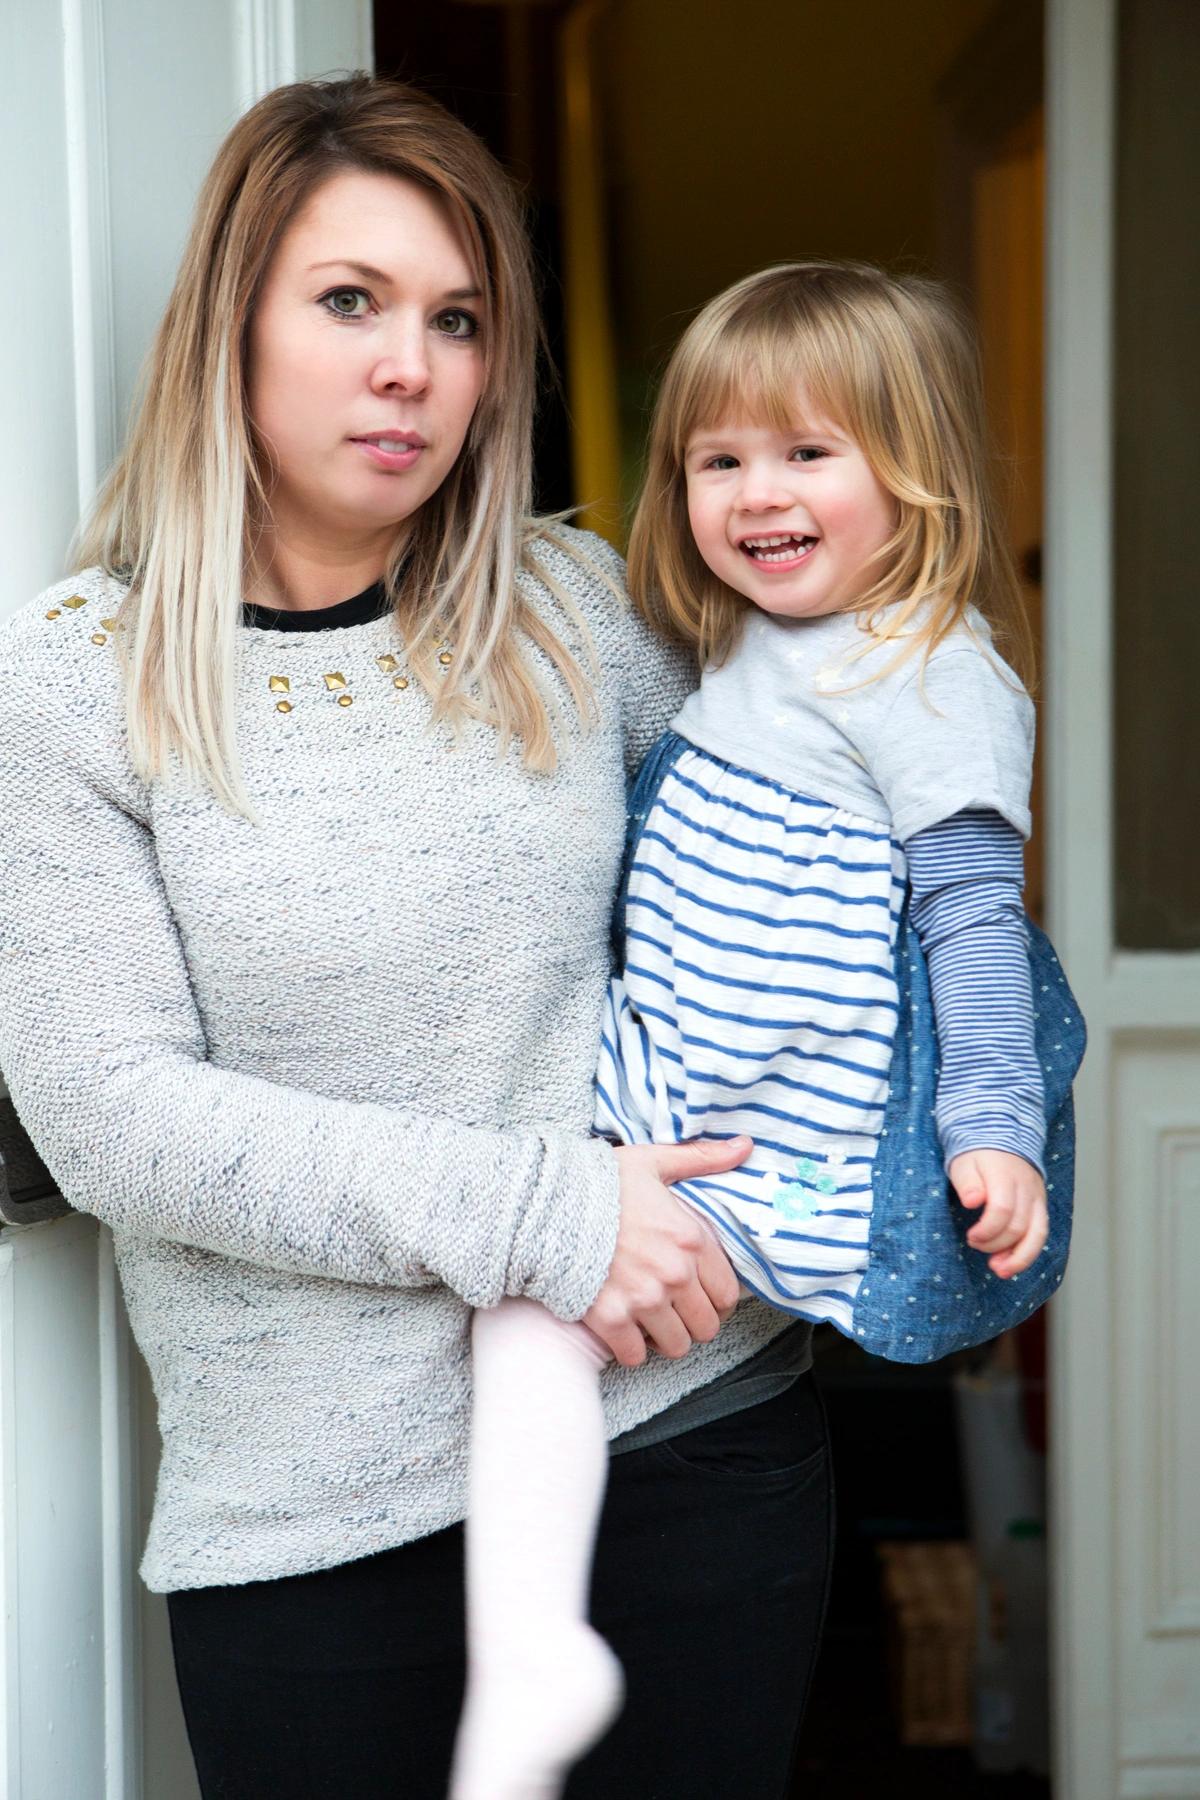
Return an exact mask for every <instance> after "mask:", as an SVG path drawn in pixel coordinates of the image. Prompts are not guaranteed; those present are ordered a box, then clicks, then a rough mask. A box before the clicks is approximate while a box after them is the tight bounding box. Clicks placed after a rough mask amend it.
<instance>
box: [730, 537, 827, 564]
mask: <svg viewBox="0 0 1200 1800" xmlns="http://www.w3.org/2000/svg"><path fill="white" fill-rule="evenodd" d="M820 541H821V540H820V538H815V537H779V536H777V537H753V538H743V539H742V542H741V546H740V548H741V549H742V550H743V551H744V552H745V554H746V555H747V556H748V557H749V558H750V560H751V562H755V563H758V564H760V565H761V566H763V567H766V568H771V567H784V566H785V565H793V564H795V563H798V562H802V561H803V560H804V558H805V557H806V556H810V555H811V554H812V552H813V551H814V550H815V549H816V547H817V545H818V544H819V543H820Z"/></svg>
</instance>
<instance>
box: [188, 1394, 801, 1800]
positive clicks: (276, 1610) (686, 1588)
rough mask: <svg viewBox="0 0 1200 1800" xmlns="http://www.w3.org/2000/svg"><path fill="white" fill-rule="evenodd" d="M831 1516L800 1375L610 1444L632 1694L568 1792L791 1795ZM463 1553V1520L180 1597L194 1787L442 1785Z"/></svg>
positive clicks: (348, 1799) (254, 1790) (312, 1792)
mask: <svg viewBox="0 0 1200 1800" xmlns="http://www.w3.org/2000/svg"><path fill="white" fill-rule="evenodd" d="M832 1533H833V1494H832V1479H831V1472H830V1464H829V1449H828V1438H827V1434H826V1427H825V1416H824V1409H823V1407H822V1405H821V1400H820V1396H819V1394H818V1392H817V1389H816V1385H815V1383H814V1381H813V1377H812V1376H811V1374H809V1375H801V1376H800V1377H799V1379H798V1380H797V1381H795V1382H794V1383H793V1385H792V1386H791V1387H790V1388H788V1389H787V1391H786V1392H785V1393H783V1394H781V1395H779V1396H777V1397H776V1398H775V1399H773V1400H766V1401H763V1402H762V1403H761V1404H759V1405H757V1406H752V1407H748V1408H746V1409H745V1410H744V1411H742V1412H739V1413H734V1414H731V1415H730V1416H728V1417H726V1418H723V1419H717V1420H714V1421H713V1422H712V1423H711V1424H708V1425H701V1426H699V1427H698V1428H697V1429H695V1430H693V1431H687V1432H684V1433H682V1434H681V1435H680V1436H678V1437H675V1438H671V1439H668V1440H667V1441H666V1442H665V1443H662V1444H655V1445H652V1446H650V1447H649V1448H647V1449H644V1450H632V1451H629V1452H628V1453H627V1454H626V1455H623V1456H616V1457H614V1458H613V1459H612V1461H611V1463H610V1467H609V1485H608V1493H607V1497H606V1500H605V1507H604V1514H603V1518H602V1521H601V1528H600V1538H599V1543H598V1545H597V1550H596V1564H595V1573H594V1578H593V1584H592V1618H593V1621H594V1623H595V1625H596V1627H597V1629H598V1630H599V1631H601V1632H602V1633H603V1635H604V1636H605V1637H606V1638H607V1639H608V1641H609V1643H610V1644H611V1645H612V1647H613V1649H614V1650H615V1651H616V1653H617V1655H618V1656H619V1657H620V1659H621V1662H622V1664H623V1665H624V1668H625V1675H626V1680H627V1683H628V1696H627V1699H626V1704H625V1709H624V1711H623V1713H622V1714H621V1717H620V1718H619V1719H618V1721H617V1723H616V1724H615V1725H614V1727H613V1729H612V1731H611V1732H610V1733H609V1735H608V1736H607V1737H606V1738H605V1739H604V1740H603V1742H601V1743H600V1744H599V1745H597V1747H596V1749H595V1750H594V1751H593V1752H592V1753H591V1755H590V1756H588V1757H587V1758H586V1759H585V1760H584V1762H582V1763H581V1764H580V1765H579V1767H578V1768H577V1769H576V1770H575V1771H574V1773H573V1774H572V1776H571V1778H570V1780H569V1782H568V1786H567V1795H568V1797H569V1800H613V1797H614V1796H615V1795H618V1794H625V1795H629V1796H630V1800H729V1796H730V1795H734V1794H738V1795H741V1794H744V1795H747V1796H750V1795H752V1796H753V1797H754V1800H782V1796H784V1795H785V1794H786V1793H787V1788H788V1779H789V1769H790V1766H791V1762H792V1756H793V1751H794V1745H795V1739H796V1734H797V1731H798V1728H799V1724H800V1718H801V1715H802V1713H803V1710H804V1704H805V1700H806V1698H807V1694H808V1688H809V1682H810V1679H811V1676H812V1669H813V1664H814V1661H815V1659H816V1652H817V1645H818V1641H819V1639H820V1634H821V1626H822V1621H823V1617H824V1611H825V1600H826V1594H827V1589H828V1584H829V1569H830V1559H831V1550H832ZM462 1562H463V1559H462V1529H461V1527H460V1526H455V1527H453V1528H452V1529H451V1530H448V1531H441V1532H438V1533H437V1534H436V1535H435V1536H433V1537H429V1538H423V1539H419V1540H418V1541H417V1542H416V1543H414V1544H407V1545H404V1546H403V1547H401V1548H400V1549H398V1550H389V1551H384V1552H382V1553H381V1554H379V1555H377V1556H371V1557H365V1558H363V1559H361V1560H359V1561H356V1562H351V1563H345V1564H342V1565H341V1566H339V1567H337V1568H333V1569H326V1570H320V1571H318V1572H317V1573H315V1574H312V1575H296V1576H289V1577H286V1578H284V1579H282V1580H277V1581H258V1582H250V1583H248V1584H247V1585H245V1586H241V1587H225V1588H200V1589H195V1590H189V1591H184V1592H180V1593H175V1594H172V1595H171V1596H170V1600H169V1609H170V1616H171V1632H172V1639H173V1643H174V1649H175V1666H176V1671H177V1673H178V1677H179V1688H180V1693H181V1695H182V1699H183V1709H184V1714H185V1717H186V1719H187V1727H188V1734H189V1737H190V1739H191V1745H192V1751H193V1754H194V1756H195V1758H196V1766H197V1770H198V1772H199V1777H200V1786H201V1790H202V1792H203V1795H204V1800H444V1796H445V1793H446V1782H447V1775H448V1770H449V1762H450V1753H451V1747H452V1745H453V1741H454V1731H455V1726H456V1723H457V1719H458V1709H459V1704H460V1701H461V1698H462V1687H463V1586H462V1580H463V1567H462Z"/></svg>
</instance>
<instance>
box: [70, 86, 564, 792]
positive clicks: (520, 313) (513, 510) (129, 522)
mask: <svg viewBox="0 0 1200 1800" xmlns="http://www.w3.org/2000/svg"><path fill="white" fill-rule="evenodd" d="M347 169H361V170H366V171H370V172H377V173H382V174H386V175H393V176H399V177H401V178H402V179H404V180H406V181H411V182H416V183H419V184H420V185H421V186H422V187H423V188H425V189H426V190H428V191H429V192H430V193H432V194H433V195H435V196H437V198H438V199H439V200H440V201H441V203H442V204H443V205H444V206H445V208H446V210H447V213H448V215H449V216H450V218H451V219H452V220H453V222H454V224H455V225H456V227H457V229H458V230H459V232H460V233H461V235H462V239H463V243H464V245H465V247H466V251H467V254H468V257H469V259H470V261H471V263H472V264H473V271H474V274H475V278H476V279H477V280H478V282H479V284H480V287H481V289H482V291H483V294H484V317H485V325H484V334H483V337H484V360H485V376H484V386H483V392H482V395H481V398H480V400H479V404H478V406H477V408H476V411H475V415H474V417H473V419H472V422H471V426H470V430H469V432H468V434H467V439H466V442H465V444H464V447H463V450H462V452H461V454H460V455H459V458H458V461H457V463H456V464H455V466H454V467H453V469H452V470H451V471H450V473H449V474H448V476H447V477H446V479H445V481H444V482H443V483H442V485H441V487H440V488H439V489H438V490H437V492H436V493H434V494H433V495H431V496H430V498H429V499H428V500H427V501H426V502H425V504H424V505H423V506H422V507H421V508H420V509H419V510H418V512H417V513H416V514H415V515H414V516H413V517H412V518H411V519H409V520H406V521H404V524H403V526H399V527H398V528H397V535H396V542H395V544H394V546H393V550H392V554H391V556H390V558H389V561H388V565H387V569H386V572H385V576H384V579H385V581H386V583H387V585H388V588H389V591H390V593H391V597H392V600H393V603H394V605H395V608H396V612H397V615H398V618H399V622H400V625H401V628H402V630H403V631H404V634H405V638H406V648H407V652H408V658H409V662H410V665H411V667H412V670H413V672H414V674H415V675H416V676H417V677H418V678H419V679H420V680H421V682H422V683H423V684H424V686H425V687H426V688H427V690H428V691H429V693H430V694H431V696H432V697H433V700H434V707H435V713H436V714H437V715H438V716H440V717H443V718H448V719H449V720H450V721H451V722H452V723H453V724H456V725H457V724H459V723H461V722H462V721H463V720H464V719H465V718H467V717H478V718H483V719H485V720H487V721H489V722H490V723H492V724H493V725H495V726H496V727H497V730H498V734H499V743H500V746H501V747H502V748H503V747H504V746H506V745H507V744H508V743H509V742H510V741H511V740H512V739H513V738H514V737H516V738H519V739H520V740H521V741H522V745H523V751H524V756H525V761H526V763H527V764H528V765H529V766H530V767H532V768H534V769H540V770H548V769H552V768H553V767H554V765H555V761H556V750H555V732H554V725H555V722H556V713H555V709H554V707H553V704H552V702H551V701H550V700H549V698H548V696H547V694H546V693H545V692H544V691H543V689H542V688H541V686H540V684H539V682H538V680H537V678H536V676H535V674H534V672H533V670H532V668H531V667H530V665H529V663H528V661H527V660H526V657H525V654H524V651H523V644H522V639H523V638H524V639H525V640H527V641H528V642H531V643H533V644H535V645H536V646H538V647H539V648H540V649H541V650H543V651H544V652H545V653H546V654H547V655H548V656H549V658H550V660H551V662H552V663H553V664H554V665H555V667H556V668H557V670H558V672H559V674H560V675H561V677H562V678H563V680H564V682H565V684H566V687H567V689H568V692H569V694H570V696H571V698H572V700H573V701H574V703H575V704H576V706H577V707H578V708H579V709H580V712H581V714H583V715H584V716H585V717H587V716H589V715H590V711H591V696H590V685H589V682H588V680H587V678H586V677H585V675H584V672H583V669H582V668H581V665H580V662H579V661H578V660H577V658H576V657H575V655H574V654H573V653H572V652H571V651H570V650H569V649H568V648H567V645H566V643H565V642H564V641H563V639H562V638H561V637H560V636H559V635H558V633H557V632H555V631H554V630H553V629H552V628H551V626H550V625H549V624H548V623H547V622H546V621H545V620H544V619H543V618H542V617H541V616H540V615H539V613H538V612H537V610H536V609H535V607H534V606H533V605H532V604H531V603H530V601H529V600H528V598H527V597H526V596H525V595H524V594H523V593H522V591H521V589H520V587H519V586H518V582H517V571H518V569H519V568H520V567H522V566H524V567H535V566H536V565H535V564H534V563H533V562H532V560H531V552H530V545H531V543H532V540H533V539H534V538H535V537H536V536H537V535H538V531H539V528H538V526H537V525H536V524H535V523H534V521H533V519H532V516H531V515H532V468H531V438H532V425H533V408H534V397H535V393H534V391H535V371H536V361H537V350H538V345H539V339H540V324H539V315H538V310H537V302H536V296H535V292H534V284H533V278H532V272H531V264H530V252H529V246H528V239H527V237H526V233H525V230H524V224H523V219H522V216H521V209H520V206H519V204H518V201H517V199H516V196H515V192H514V190H513V187H512V185H511V183H510V182H509V179H508V177H507V176H506V175H505V174H504V172H503V170H502V169H501V168H500V166H499V164H498V163H497V162H496V161H495V159H494V158H493V157H492V156H491V154H490V153H489V151H488V150H487V149H486V148H485V146H484V145H483V144H482V143H481V142H480V140H479V139H478V138H477V137H476V136H475V135H474V133H473V132H471V131H470V130H468V128H467V127H466V126H465V125H463V124H461V123H460V122H459V120H457V119H455V118H454V117H453V115H452V114H450V113H449V112H447V111H446V109H445V108H444V107H442V106H440V105H439V104H438V103H437V102H436V101H435V100H432V99H430V98H429V97H428V96H426V95H424V94H422V93H420V92H419V91H418V90H416V89H414V88H410V87H407V86H404V85H402V84H401V83H398V82H392V81H387V80H381V79H377V78H375V77H373V76H369V75H361V74H360V75H353V76H350V77H347V78H345V79H342V80H336V81H302V82H296V83H294V84H293V85H291V86H289V87H282V88H277V89H276V90H275V91H274V92H273V93H270V94H267V95H266V96H265V97H264V98H263V99H262V100H260V101H259V102H258V104H257V105H255V106H253V107H252V108H251V109H250V110H249V112H247V113H246V114H245V115H244V116H243V117H242V118H241V119H239V121H238V123H237V124H236V125H235V126H234V127H233V130H232V131H231V132H230V133H229V135H228V136H227V137H226V139H225V141H224V143H223V144H222V145H221V148H220V150H219V151H218V153H217V157H216V161H215V162H214V163H213V166H212V169H211V170H210V172H209V174H208V177H207V179H206V181H205V183H204V186H203V188H202V190H201V193H200V198H199V202H198V204H197V208H196V214H195V218H194V221H193V224H192V230H191V235H190V237H189V239H188V243H187V247H186V249H185V251H184V254H183V260H182V263H181V265H180V269H179V274H178V277H177V279H176V282H175V287H174V290H173V292H172V294H171V297H170V300H169V302H168V304H167V309H166V312H165V314H164V316H163V320H162V324H161V325H160V327H159V331H158V335H157V338H156V340H155V343H154V346H153V349H152V351H151V354H150V357H149V360H148V363H147V366H146V369H145V372H144V375H143V385H142V389H141V397H140V401H139V404H138V406H137V409H136V412H135V415H134V418H133V422H132V426H131V429H130V433H129V437H128V441H127V444H126V447H125V450H124V452H123V454H122V455H121V457H120V458H119V459H118V461H117V462H116V464H115V465H114V467H113V469H112V471H111V473H110V475H109V476H108V479H107V481H106V482H105V484H104V486H103V488H102V489H101V491H100V494H99V496H98V498H97V500H96V502H95V505H94V507H93V509H92V512H91V515H90V517H89V518H88V519H87V520H86V521H85V522H84V524H83V525H82V526H81V528H80V531H79V534H78V537H77V540H76V544H75V554H74V561H75V563H76V566H77V567H86V566H89V565H92V564H97V563H98V564H100V565H101V566H102V567H104V568H105V569H107V570H108V571H109V572H110V573H114V574H117V575H119V576H120V577H121V578H122V579H123V580H125V581H127V582H129V584H130V589H129V594H128V595H127V597H126V600H125V602H124V604H123V606H122V608H121V624H122V628H123V629H122V631H121V632H120V633H119V640H120V641H121V643H122V662H123V668H124V673H125V679H126V704H127V711H128V717H129V729H130V751H131V755H132V757H133V761H134V764H135V766H136V767H137V768H138V770H139V772H140V773H141V774H142V775H143V776H144V777H145V778H147V779H149V778H152V777H154V776H156V775H160V774H164V773H166V772H167V768H168V765H169V763H170V762H171V761H175V762H176V763H177V765H178V767H179V769H180V770H181V772H182V773H183V774H184V775H185V776H187V777H191V778H192V779H194V780H198V781H199V782H201V783H202V784H204V785H206V786H208V787H209V788H211V790H212V792H213V793H214V794H215V795H216V796H217V797H218V799H220V800H221V801H222V802H223V803H224V804H225V805H227V806H229V807H230V808H232V809H233V810H234V811H238V812H242V813H245V814H246V815H247V816H248V817H253V810H252V808H251V806H250V804H249V800H248V796H247V794H246V791H245V788H244V784H243V781H242V776H241V771H240V766H239V762H238V757H237V751H236V743H235V714H234V705H233V694H234V675H235V671H236V667H237V644H238V628H239V625H240V622H241V610H240V609H241V602H242V597H243V582H244V576H245V573H246V572H247V570H248V568H249V567H250V566H251V563H252V558H253V553H254V543H255V537H256V534H257V532H258V530H259V529H260V528H261V524H262V522H263V521H264V519H265V518H266V517H267V515H268V493H267V489H268V477H269V471H268V470H267V469H265V468H264V467H263V466H262V464H263V454H262V453H261V452H260V451H259V450H258V449H257V448H256V443H255V438H254V433H253V427H252V424H251V421H250V418H249V413H248V406H247V382H246V346H247V338H248V329H249V323H250V319H251V315H252V313H253V310H254V306H255V302H256V299H257V297H258V294H259V292H260V290H261V287H262V284H263V280H264V278H265V276H266V273H267V270H268V267H269V265H270V262H271V258H272V255H273V253H274V251H275V249H276V246H277V245H278V243H279V241H280V238H281V236H282V234H283V232H284V231H285V230H286V228H287V226H288V224H289V223H290V221H291V220H292V219H293V218H294V217H295V215H296V213H297V211H298V210H299V209H300V208H301V207H302V206H303V205H304V203H305V202H306V200H307V199H308V197H309V196H310V195H311V194H312V193H313V191H314V190H315V189H316V188H317V187H318V186H319V185H320V184H321V183H322V182H323V181H325V180H326V179H328V178H329V177H330V176H332V175H335V174H338V173H340V172H341V171H343V170H347ZM538 573H539V574H540V575H541V578H542V579H543V581H547V583H548V585H549V586H550V587H551V588H552V589H553V591H554V592H555V594H556V596H557V598H558V601H559V604H560V607H561V608H562V609H563V613H564V616H565V618H566V620H567V621H568V622H569V623H570V624H571V626H572V627H573V628H574V631H575V633H576V635H577V637H578V638H579V640H580V641H581V642H582V644H583V645H584V647H585V649H588V650H589V652H590V641H589V639H588V636H587V632H586V629H585V628H584V627H583V624H582V620H581V618H580V616H579V613H578V609H577V608H575V607H574V604H573V602H572V601H571V600H570V599H569V597H568V596H567V594H566V593H565V592H564V591H563V589H562V588H561V587H560V586H559V585H558V584H557V583H555V582H554V581H553V580H551V579H550V578H549V577H548V576H547V575H546V573H545V572H543V571H540V570H539V571H538ZM444 638H449V639H451V640H452V641H453V643H454V646H455V656H454V660H453V663H452V664H451V665H450V667H449V669H445V668H443V666H442V665H441V664H440V663H439V662H438V660H437V658H438V651H439V647H440V644H441V642H442V640H443V639H444Z"/></svg>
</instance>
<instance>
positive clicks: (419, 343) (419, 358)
mask: <svg viewBox="0 0 1200 1800" xmlns="http://www.w3.org/2000/svg"><path fill="white" fill-rule="evenodd" d="M381 348H382V346H381ZM429 380H430V370H429V354H428V350H427V348H426V342H425V331H424V326H423V322H422V327H421V328H420V329H418V330H416V331H397V332H396V333H395V334H394V336H393V337H392V340H391V342H390V343H389V344H388V345H387V347H386V351H385V352H384V354H382V355H381V356H380V357H379V358H378V360H377V361H376V363H375V365H374V367H373V368H372V370H371V386H372V387H373V388H374V389H375V392H376V393H380V394H382V393H389V392H391V393H395V392H397V391H398V392H400V393H403V394H411V395H421V394H424V393H425V392H426V390H427V389H428V387H429Z"/></svg>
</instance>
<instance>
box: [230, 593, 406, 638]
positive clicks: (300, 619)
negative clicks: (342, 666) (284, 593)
mask: <svg viewBox="0 0 1200 1800" xmlns="http://www.w3.org/2000/svg"><path fill="white" fill-rule="evenodd" d="M391 610H392V605H391V601H390V600H389V599H388V596H387V590H386V588H385V587H384V585H383V583H382V581H373V582H372V583H371V585H370V587H368V588H364V589H363V591H362V593H361V594H353V595H351V597H350V599H349V600H339V601H337V602H336V604H335V605H333V606H309V607H305V608H303V610H298V609H295V608H291V607H285V608H279V607H274V606H251V605H250V604H249V603H248V602H247V603H245V604H244V605H243V607H242V624H243V625H253V626H256V627H257V628H258V629H259V630H260V631H333V630H335V629H336V628H337V627H338V626H340V625H369V624H370V622H371V620H372V619H382V618H383V617H384V615H385V614H386V613H389V612H390V611H391Z"/></svg>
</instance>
